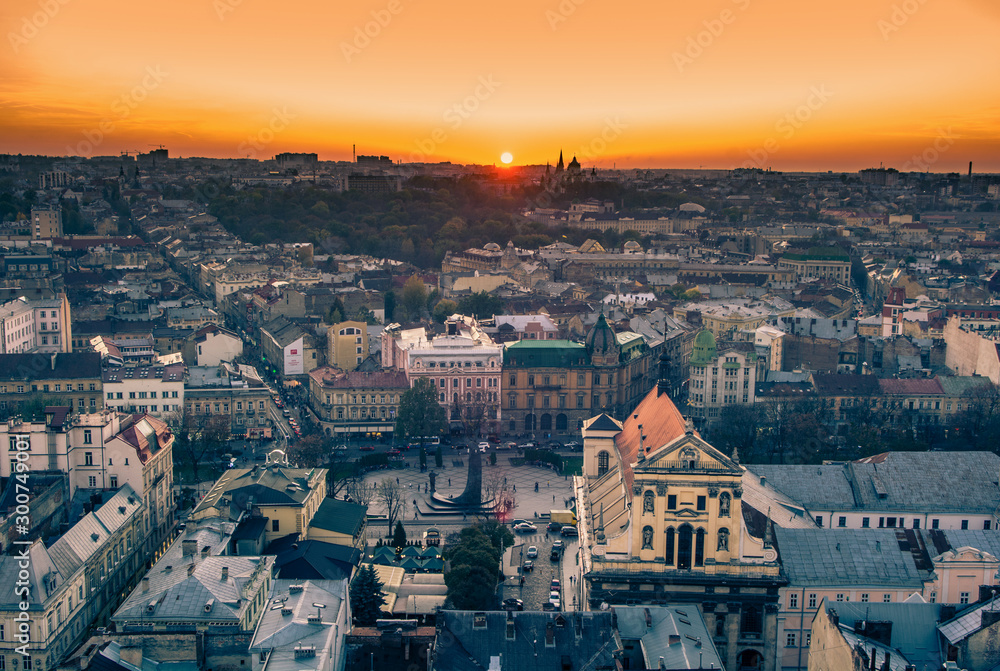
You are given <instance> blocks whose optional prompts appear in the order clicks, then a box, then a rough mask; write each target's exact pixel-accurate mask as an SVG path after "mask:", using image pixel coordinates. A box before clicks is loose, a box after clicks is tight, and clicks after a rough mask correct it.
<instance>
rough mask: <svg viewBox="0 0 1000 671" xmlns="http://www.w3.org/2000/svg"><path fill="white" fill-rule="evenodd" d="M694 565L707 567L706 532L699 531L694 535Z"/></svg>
mask: <svg viewBox="0 0 1000 671" xmlns="http://www.w3.org/2000/svg"><path fill="white" fill-rule="evenodd" d="M694 565H695V566H704V565H705V530H704V529H698V531H697V532H696V533H695V535H694Z"/></svg>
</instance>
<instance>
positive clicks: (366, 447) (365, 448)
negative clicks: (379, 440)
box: [344, 445, 375, 452]
mask: <svg viewBox="0 0 1000 671" xmlns="http://www.w3.org/2000/svg"><path fill="white" fill-rule="evenodd" d="M344 449H345V450H346V449H347V446H346V445H345V446H344ZM358 449H359V450H361V451H362V452H374V451H375V446H374V445H362V446H361V447H359V448H358Z"/></svg>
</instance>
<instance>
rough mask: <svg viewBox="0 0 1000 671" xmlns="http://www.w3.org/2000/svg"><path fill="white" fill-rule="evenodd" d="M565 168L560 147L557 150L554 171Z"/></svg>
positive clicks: (557, 171) (560, 170)
mask: <svg viewBox="0 0 1000 671" xmlns="http://www.w3.org/2000/svg"><path fill="white" fill-rule="evenodd" d="M564 169H565V166H564V165H563V157H562V149H560V150H559V162H558V163H556V173H560V172H562V171H563V170H564Z"/></svg>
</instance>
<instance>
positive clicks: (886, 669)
mask: <svg viewBox="0 0 1000 671" xmlns="http://www.w3.org/2000/svg"><path fill="white" fill-rule="evenodd" d="M873 656H874V655H873ZM890 658H891V655H890V654H889V653H888V652H887V653H885V661H884V662H882V671H889V669H891V668H892V667H891V666H889V659H890Z"/></svg>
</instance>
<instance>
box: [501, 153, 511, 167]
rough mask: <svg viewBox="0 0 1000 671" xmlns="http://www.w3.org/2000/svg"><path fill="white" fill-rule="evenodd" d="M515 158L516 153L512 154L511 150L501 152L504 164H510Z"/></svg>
mask: <svg viewBox="0 0 1000 671" xmlns="http://www.w3.org/2000/svg"><path fill="white" fill-rule="evenodd" d="M513 160H514V155H513V154H511V153H510V152H509V151H505V152H504V153H502V154H500V161H501V162H502V163H503V164H504V165H510V163H511V161H513Z"/></svg>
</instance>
